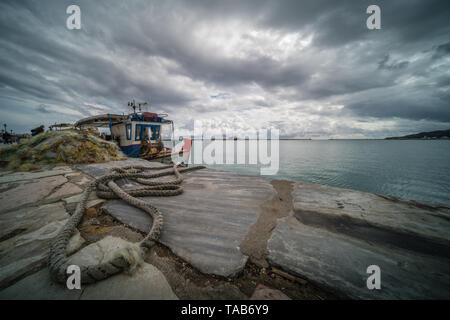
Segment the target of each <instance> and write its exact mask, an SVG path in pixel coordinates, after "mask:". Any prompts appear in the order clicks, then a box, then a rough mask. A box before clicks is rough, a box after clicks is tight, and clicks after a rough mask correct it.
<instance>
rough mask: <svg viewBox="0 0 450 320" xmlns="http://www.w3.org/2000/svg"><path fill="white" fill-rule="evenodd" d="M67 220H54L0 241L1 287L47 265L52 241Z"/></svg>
mask: <svg viewBox="0 0 450 320" xmlns="http://www.w3.org/2000/svg"><path fill="white" fill-rule="evenodd" d="M65 222H66V220H61V221H53V222H50V223H48V224H46V225H44V226H43V227H42V228H40V229H37V230H34V231H31V232H29V233H25V234H20V235H17V236H15V237H13V238H10V239H8V240H5V241H2V242H0V289H1V288H4V287H7V286H9V285H11V284H12V283H14V282H15V281H16V280H17V279H20V278H22V277H23V276H25V275H28V274H31V273H34V272H36V271H38V270H40V269H42V268H43V267H44V266H45V264H46V257H47V253H48V250H49V247H50V243H51V242H52V241H53V239H54V238H55V237H56V235H57V234H58V232H59V231H60V230H61V228H62V227H63V225H64V224H65Z"/></svg>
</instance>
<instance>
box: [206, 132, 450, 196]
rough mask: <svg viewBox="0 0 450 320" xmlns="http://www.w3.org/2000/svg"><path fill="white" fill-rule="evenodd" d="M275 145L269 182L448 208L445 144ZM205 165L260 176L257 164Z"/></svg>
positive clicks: (449, 154) (449, 150)
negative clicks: (302, 183)
mask: <svg viewBox="0 0 450 320" xmlns="http://www.w3.org/2000/svg"><path fill="white" fill-rule="evenodd" d="M216 142H217V141H216ZM208 143H210V142H205V144H208ZM279 146H280V147H279V148H280V166H279V170H278V173H277V174H276V175H274V176H271V177H273V178H277V179H286V180H292V181H307V182H313V183H319V184H324V185H328V186H333V187H341V188H348V189H355V190H360V191H366V192H372V193H377V194H382V195H390V196H395V197H400V198H405V199H413V200H418V201H424V202H429V203H442V204H446V205H450V141H449V140H437V141H420V140H408V141H405V140H403V141H399V140H397V141H396V140H305V141H303V140H281V141H280V145H279ZM247 150H248V148H247ZM225 152H226V151H225ZM207 166H209V167H212V168H218V169H222V170H228V171H233V172H236V173H243V174H250V175H259V174H260V173H259V168H258V166H256V165H237V164H232V165H229V164H227V165H207Z"/></svg>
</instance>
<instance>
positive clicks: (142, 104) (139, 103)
mask: <svg viewBox="0 0 450 320" xmlns="http://www.w3.org/2000/svg"><path fill="white" fill-rule="evenodd" d="M146 105H148V103H147V102H145V101H144V102H138V106H139V112H142V108H141V107H142V106H146Z"/></svg>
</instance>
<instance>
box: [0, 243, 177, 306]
mask: <svg viewBox="0 0 450 320" xmlns="http://www.w3.org/2000/svg"><path fill="white" fill-rule="evenodd" d="M126 244H127V241H125V240H122V239H120V238H115V237H106V238H104V239H102V240H101V241H99V242H97V243H93V244H90V245H89V246H87V247H85V248H83V249H82V250H80V251H79V252H77V253H76V254H74V255H73V256H72V260H71V261H72V263H74V264H78V265H81V264H89V263H100V262H104V261H106V260H107V259H108V258H109V256H110V255H111V254H113V253H114V250H116V249H119V248H122V247H123V246H125V245H126ZM0 299H46V300H50V299H52V300H53V299H84V300H98V299H100V300H119V299H148V300H150V299H158V300H169V299H170V300H175V299H178V298H177V296H176V295H175V294H174V293H173V291H172V289H171V288H170V286H169V284H168V282H167V280H166V278H165V277H164V275H163V274H162V273H161V272H160V271H159V270H158V269H157V268H155V267H154V266H153V265H150V264H148V263H143V265H142V266H141V267H139V268H137V269H136V271H135V272H134V273H133V274H131V275H128V274H124V273H122V274H118V275H115V276H113V277H110V278H108V279H105V280H103V281H100V282H97V283H95V284H91V285H82V288H81V289H80V290H76V289H74V290H69V289H67V288H66V287H65V286H64V285H61V284H56V283H54V282H53V281H52V280H51V278H50V275H49V271H48V269H44V270H41V271H40V272H38V273H36V274H33V275H31V276H28V277H26V278H24V279H23V280H21V281H19V282H17V283H16V284H14V285H13V286H11V287H9V288H6V289H4V290H2V291H0Z"/></svg>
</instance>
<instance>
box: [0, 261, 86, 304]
mask: <svg viewBox="0 0 450 320" xmlns="http://www.w3.org/2000/svg"><path fill="white" fill-rule="evenodd" d="M82 292H83V291H82V290H77V289H74V290H69V289H67V287H65V286H64V285H63V284H59V283H56V282H54V281H53V280H52V279H51V278H50V272H49V270H48V269H47V268H44V269H42V270H41V271H39V272H36V273H35V274H32V275H30V276H28V277H26V278H24V279H23V280H20V281H19V282H17V283H15V284H14V285H12V286H10V287H8V288H6V289H4V290H1V291H0V299H1V300H78V299H80V297H81V294H82Z"/></svg>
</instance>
